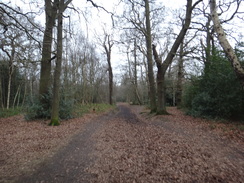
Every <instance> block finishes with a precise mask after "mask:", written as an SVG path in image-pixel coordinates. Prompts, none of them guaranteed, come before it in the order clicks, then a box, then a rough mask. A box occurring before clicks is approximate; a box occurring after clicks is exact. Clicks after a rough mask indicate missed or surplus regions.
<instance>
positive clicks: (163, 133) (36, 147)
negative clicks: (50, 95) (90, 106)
mask: <svg viewBox="0 0 244 183" xmlns="http://www.w3.org/2000/svg"><path fill="white" fill-rule="evenodd" d="M168 112H169V113H170V115H166V116H154V115H152V114H149V111H148V110H147V109H146V108H145V107H143V106H130V105H128V104H118V110H113V111H110V112H108V113H105V114H96V113H91V114H88V115H85V116H84V117H82V118H76V119H72V120H68V121H64V122H62V124H61V125H60V126H58V127H49V126H47V123H48V122H47V121H33V122H26V121H25V120H24V118H23V117H22V116H14V117H9V118H2V119H0V135H1V136H0V183H5V182H25V183H28V182H31V183H47V182H48V183H50V182H57V183H60V182H94V183H95V182H97V183H109V182H130V183H137V182H139V183H142V182H145V183H149V182H170V183H171V182H187V183H188V182H199V183H200V182H235V183H237V182H240V183H241V182H244V176H243V175H244V130H243V125H241V124H239V125H237V124H235V125H233V124H231V123H227V122H226V123H219V122H217V121H215V122H213V121H209V120H204V119H199V118H193V117H191V116H187V115H184V113H183V112H181V111H180V110H178V109H176V108H174V107H171V108H168Z"/></svg>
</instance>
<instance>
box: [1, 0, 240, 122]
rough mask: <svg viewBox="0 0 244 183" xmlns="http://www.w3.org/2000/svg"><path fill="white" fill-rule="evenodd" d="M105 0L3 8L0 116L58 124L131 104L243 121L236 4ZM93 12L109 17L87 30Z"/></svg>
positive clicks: (53, 0)
mask: <svg viewBox="0 0 244 183" xmlns="http://www.w3.org/2000/svg"><path fill="white" fill-rule="evenodd" d="M112 2H113V3H114V4H113V3H112ZM112 2H111V4H113V8H112V10H110V9H109V8H108V7H106V5H105V4H100V1H98V0H87V1H82V2H79V3H75V2H72V0H45V1H41V0H39V1H38V0H23V1H21V2H18V3H17V2H16V3H15V2H13V1H8V0H4V1H2V2H0V37H1V38H0V104H1V111H4V110H8V109H11V108H21V109H23V110H24V111H25V113H26V118H27V119H36V118H45V119H50V120H51V123H50V124H51V125H57V124H59V121H60V119H67V118H70V117H72V110H73V109H74V108H75V106H77V105H85V104H90V103H109V104H111V105H112V104H115V103H116V102H129V103H131V104H140V105H147V106H148V107H149V108H150V109H151V112H153V113H157V114H167V110H166V106H177V107H179V108H184V109H185V110H186V111H187V113H189V114H191V115H194V116H201V117H211V118H234V119H243V118H244V116H243V111H244V91H243V88H244V40H243V31H244V26H243V25H244V17H243V13H244V2H243V1H242V0H220V1H216V0H210V1H209V0H185V1H183V2H184V6H182V7H180V8H175V7H167V6H166V4H165V3H167V1H163V0H135V1H131V0H118V1H116V2H115V1H112ZM118 10H119V11H118ZM94 12H95V14H97V13H99V12H103V13H105V14H107V16H108V17H110V18H108V19H107V22H106V24H105V23H104V24H103V25H100V24H99V25H97V28H94V29H99V30H94V31H88V29H87V27H89V24H90V22H93V19H94V16H93V15H92V14H93V13H94ZM43 14H45V18H44V19H45V20H43V22H42V21H40V19H39V18H38V17H40V15H43ZM77 17H79V18H77ZM77 20H78V21H77ZM94 20H95V19H94ZM77 22H78V24H82V25H84V26H83V27H82V28H80V27H79V28H77V27H78V26H77ZM93 23H94V22H93ZM114 65H116V67H117V68H114V67H113V66H114ZM115 70H119V73H118V72H115Z"/></svg>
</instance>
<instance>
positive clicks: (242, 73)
mask: <svg viewBox="0 0 244 183" xmlns="http://www.w3.org/2000/svg"><path fill="white" fill-rule="evenodd" d="M236 2H237V3H240V2H241V1H236ZM209 3H210V11H211V17H212V21H213V23H214V29H215V31H216V33H217V35H218V40H219V43H220V45H221V47H222V48H223V49H224V52H225V54H226V56H227V58H228V59H229V61H230V62H231V63H232V67H233V69H234V71H235V73H236V75H237V77H238V78H239V80H240V82H241V84H242V86H243V87H244V69H243V67H242V66H241V64H240V61H239V60H238V57H237V56H236V54H235V51H234V49H233V48H232V46H231V45H230V43H229V41H228V39H227V38H226V34H225V31H224V29H223V27H222V25H221V21H220V20H219V16H218V13H217V5H216V1H215V0H210V2H209ZM238 6H239V4H238Z"/></svg>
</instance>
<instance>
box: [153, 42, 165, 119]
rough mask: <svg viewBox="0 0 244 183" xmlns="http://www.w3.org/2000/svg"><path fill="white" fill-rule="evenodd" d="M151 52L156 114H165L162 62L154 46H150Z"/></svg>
mask: <svg viewBox="0 0 244 183" xmlns="http://www.w3.org/2000/svg"><path fill="white" fill-rule="evenodd" d="M152 50H153V56H154V60H155V62H156V64H157V69H158V71H157V97H158V100H157V114H158V115H160V114H166V113H167V112H166V105H165V103H166V102H165V82H164V76H165V74H164V73H163V67H162V60H161V59H160V58H159V56H158V53H157V50H156V46H155V45H152Z"/></svg>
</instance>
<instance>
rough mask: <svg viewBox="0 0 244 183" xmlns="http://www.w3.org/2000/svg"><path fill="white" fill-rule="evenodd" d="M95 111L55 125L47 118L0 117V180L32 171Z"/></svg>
mask: <svg viewBox="0 0 244 183" xmlns="http://www.w3.org/2000/svg"><path fill="white" fill-rule="evenodd" d="M95 116H96V115H95V114H89V115H85V116H84V117H82V118H77V119H72V120H68V121H63V122H62V123H61V125H60V126H58V127H51V126H48V125H47V124H48V122H49V121H41V120H39V121H31V122H26V121H25V120H24V118H23V116H14V117H9V118H1V119H0V135H1V136H0V182H8V181H9V180H11V179H13V178H14V177H17V176H20V175H21V174H24V173H26V172H30V173H31V172H33V171H34V170H35V169H36V168H37V167H38V166H37V165H38V164H39V163H41V162H42V161H43V160H44V159H45V158H48V157H51V156H52V155H53V154H54V153H55V152H56V151H57V150H58V149H59V148H60V147H61V146H63V145H65V144H66V143H68V141H69V140H70V139H71V137H72V136H73V135H74V134H76V133H77V132H79V131H81V128H82V127H83V125H84V124H85V123H86V122H88V121H89V120H90V119H92V118H93V117H95Z"/></svg>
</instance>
